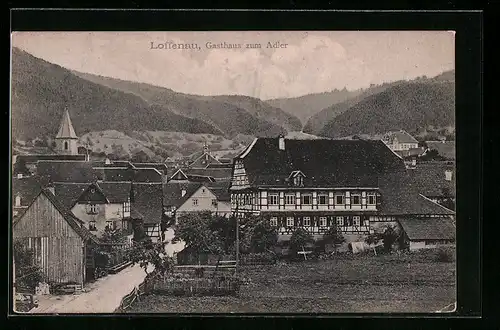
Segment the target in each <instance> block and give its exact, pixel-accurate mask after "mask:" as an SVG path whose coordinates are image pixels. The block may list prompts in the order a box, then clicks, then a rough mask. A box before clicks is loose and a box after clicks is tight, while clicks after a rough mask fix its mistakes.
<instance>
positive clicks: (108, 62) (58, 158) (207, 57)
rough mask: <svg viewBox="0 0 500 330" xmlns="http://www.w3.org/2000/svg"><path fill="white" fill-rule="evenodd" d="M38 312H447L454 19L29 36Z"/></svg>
mask: <svg viewBox="0 0 500 330" xmlns="http://www.w3.org/2000/svg"><path fill="white" fill-rule="evenodd" d="M10 60H11V64H10V89H11V99H10V106H11V108H10V117H11V122H10V128H11V131H10V138H11V140H10V142H11V169H10V171H11V181H10V183H11V187H10V192H11V218H12V219H11V221H10V230H11V237H12V249H11V257H12V264H11V265H10V269H11V273H12V279H13V283H12V285H13V286H12V294H13V297H12V300H13V306H14V312H16V313H22V314H24V313H27V314H100V313H104V314H112V313H116V314H145V313H156V314H192V313H196V314H200V313H201V314H230V313H241V314H247V313H251V314H255V313H258V314H263V315H265V314H275V313H291V314H305V313H327V314H333V315H334V314H339V313H438V314H439V313H451V312H454V311H455V310H456V309H457V280H456V279H457V267H456V259H457V258H456V234H457V228H456V214H455V209H456V165H455V164H456V152H455V150H456V146H455V129H456V124H455V32H454V31H444V30H443V31H441V30H435V31H224V32H222V31H212V32H211V31H196V32H195V31H183V32H179V31H175V32H173V31H170V32H169V31H164V32H92V31H79V32H62V31H60V32H56V31H50V32H43V31H39V32H28V31H25V32H13V33H12V34H11V59H10Z"/></svg>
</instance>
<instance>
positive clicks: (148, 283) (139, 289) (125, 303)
mask: <svg viewBox="0 0 500 330" xmlns="http://www.w3.org/2000/svg"><path fill="white" fill-rule="evenodd" d="M158 276H159V274H158V273H154V274H152V275H151V277H146V278H145V279H144V281H143V282H142V283H141V284H139V285H138V286H136V287H134V289H133V290H132V292H130V293H129V294H128V295H126V296H124V297H123V298H122V300H121V301H120V306H118V308H117V309H116V310H115V313H120V312H123V311H125V310H126V309H128V308H129V307H130V306H131V305H132V304H133V303H134V301H136V300H138V299H140V296H141V295H143V294H145V293H148V292H150V291H151V287H152V281H154V280H155V278H156V277H158Z"/></svg>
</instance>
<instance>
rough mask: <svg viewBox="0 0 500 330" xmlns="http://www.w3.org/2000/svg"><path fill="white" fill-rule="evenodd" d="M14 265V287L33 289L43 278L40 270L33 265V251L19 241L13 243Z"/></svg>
mask: <svg viewBox="0 0 500 330" xmlns="http://www.w3.org/2000/svg"><path fill="white" fill-rule="evenodd" d="M14 262H15V263H16V273H15V279H16V285H18V286H21V287H27V288H29V289H34V288H35V287H36V286H37V285H38V283H40V282H42V281H43V280H44V278H45V276H44V274H43V272H42V270H41V268H40V267H39V266H38V265H36V264H35V260H34V251H33V249H30V248H28V247H26V246H25V245H24V244H23V243H22V242H20V241H17V240H16V241H14Z"/></svg>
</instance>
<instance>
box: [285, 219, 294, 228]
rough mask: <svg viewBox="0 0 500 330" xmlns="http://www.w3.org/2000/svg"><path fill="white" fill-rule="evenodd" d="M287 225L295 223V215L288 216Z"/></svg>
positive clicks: (291, 225) (290, 225)
mask: <svg viewBox="0 0 500 330" xmlns="http://www.w3.org/2000/svg"><path fill="white" fill-rule="evenodd" d="M286 225H287V227H293V226H294V225H295V220H294V218H293V217H287V218H286Z"/></svg>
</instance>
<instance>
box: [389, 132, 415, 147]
mask: <svg viewBox="0 0 500 330" xmlns="http://www.w3.org/2000/svg"><path fill="white" fill-rule="evenodd" d="M382 141H384V143H385V144H386V145H387V146H388V147H389V148H390V149H391V150H392V151H409V150H411V149H417V148H418V141H417V140H416V139H415V138H414V137H413V136H411V135H410V134H409V133H408V132H406V131H404V130H400V131H394V132H388V133H387V134H385V135H384V136H383V137H382Z"/></svg>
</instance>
